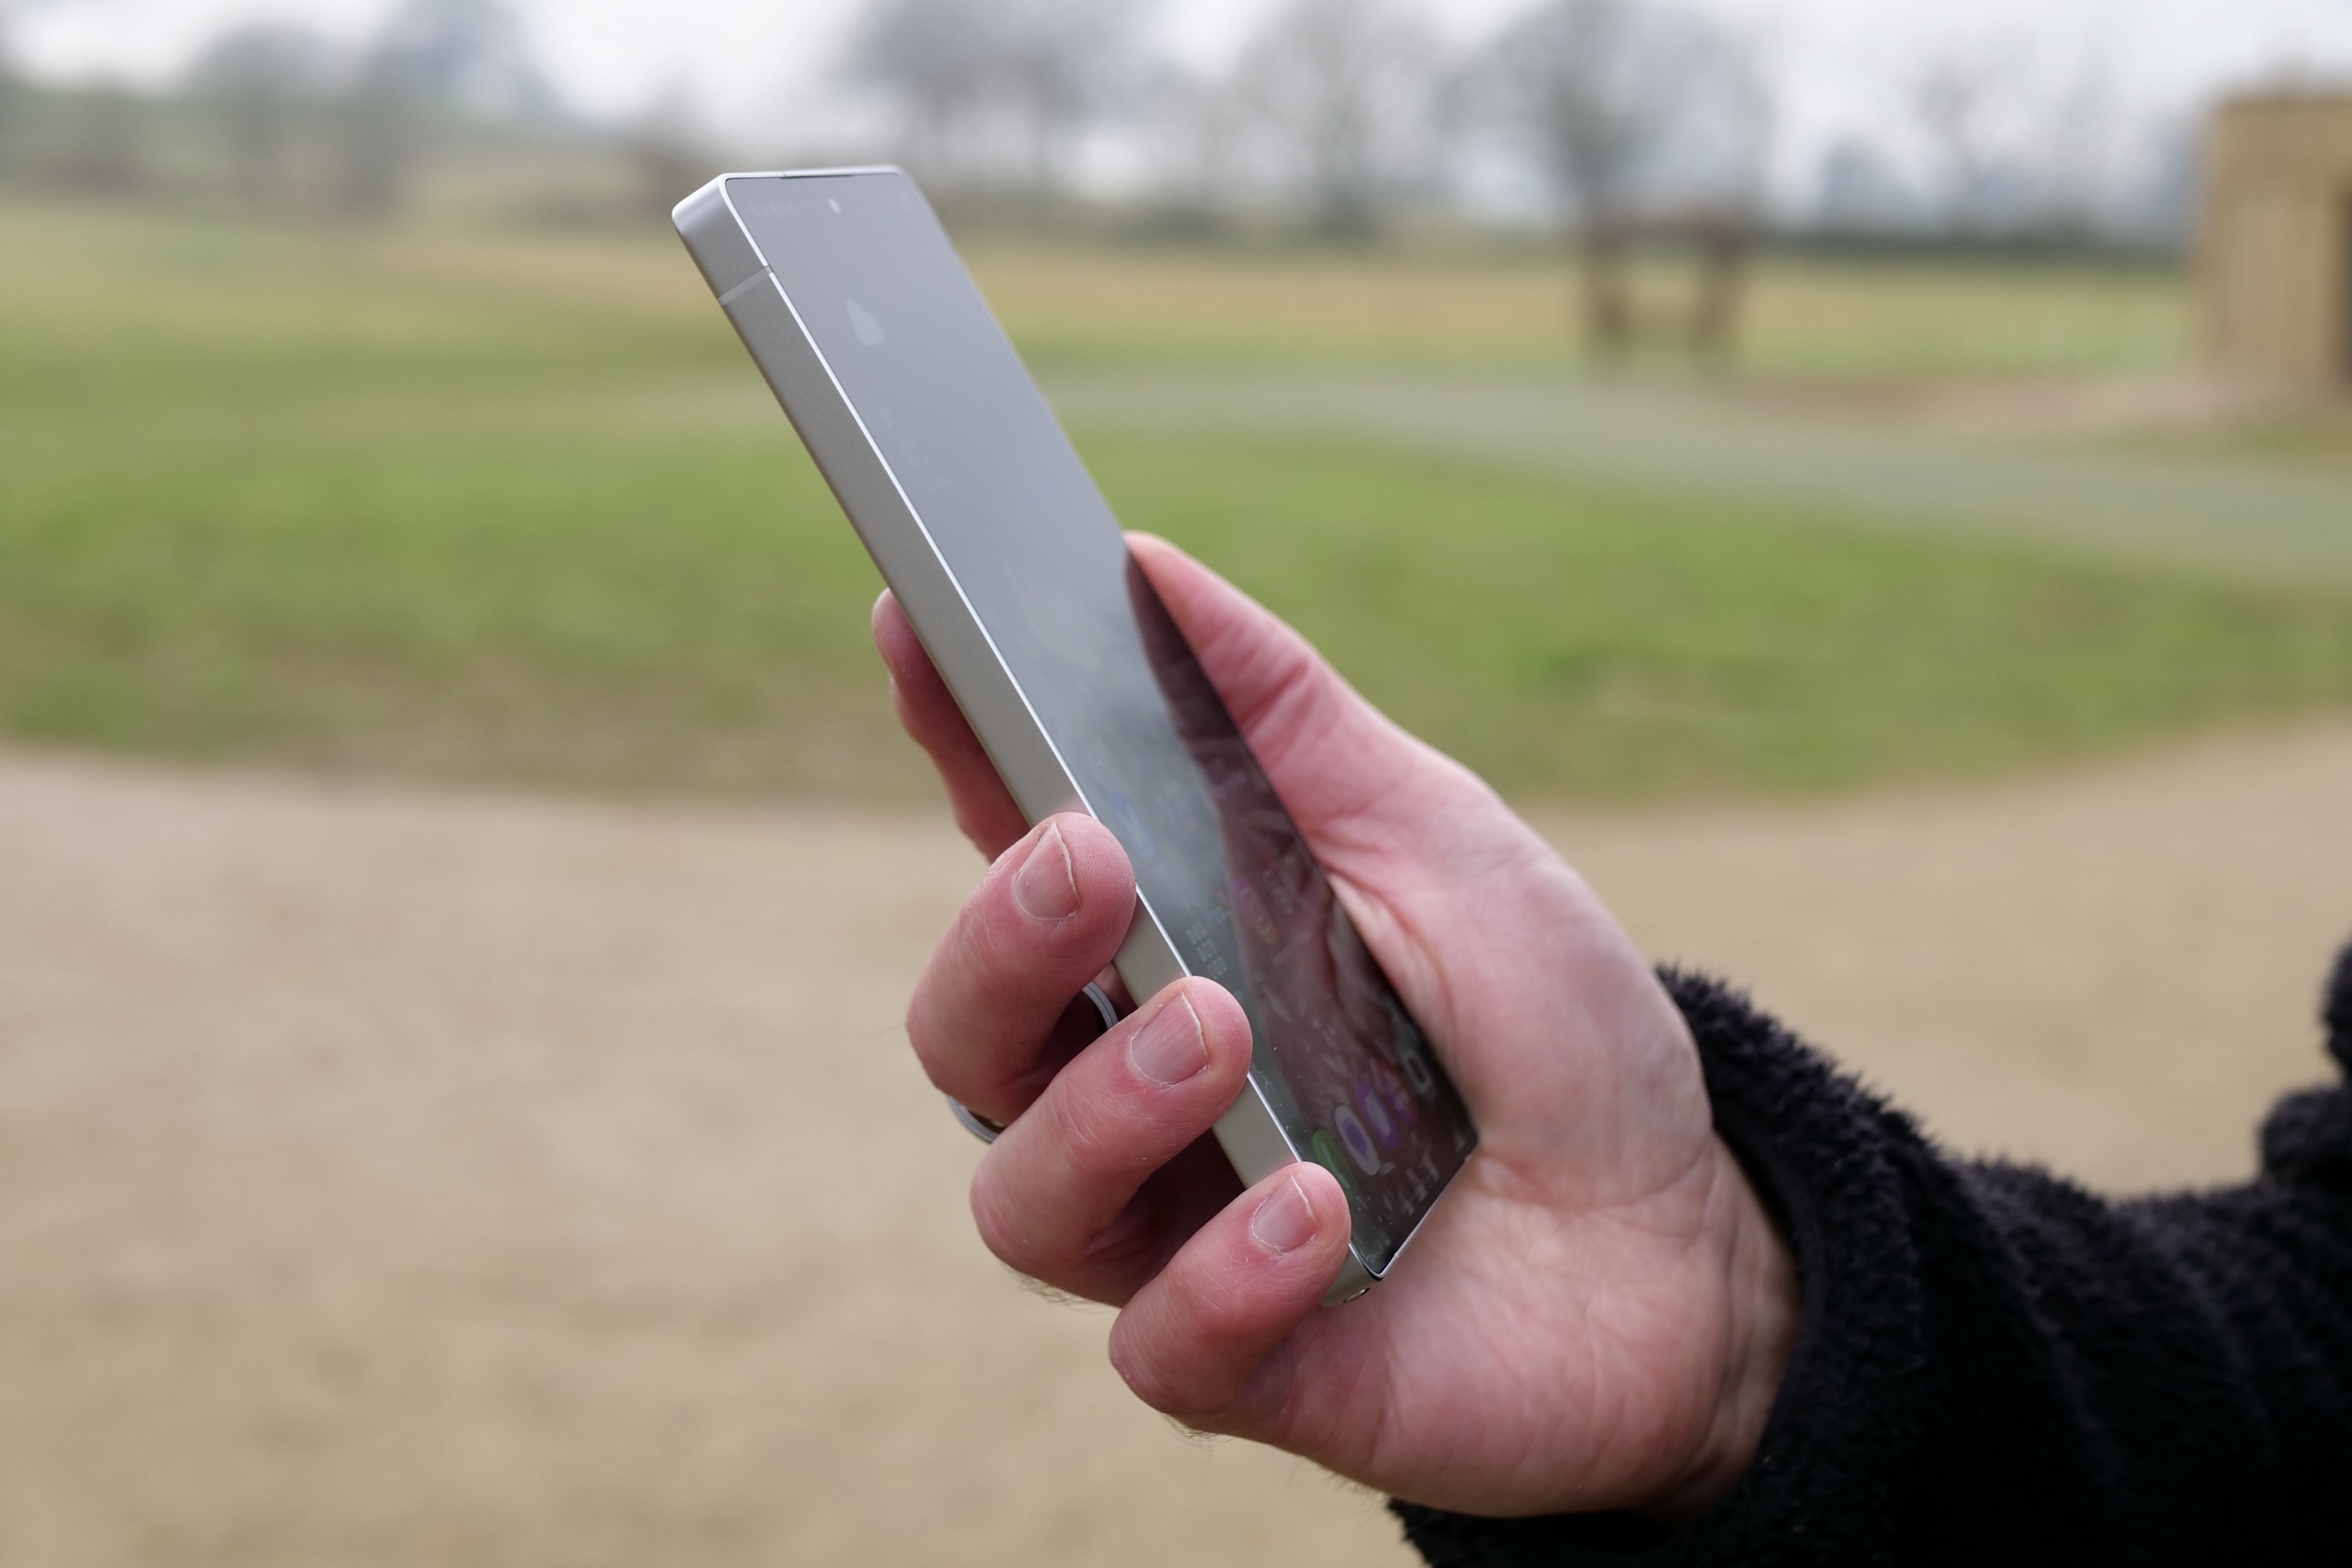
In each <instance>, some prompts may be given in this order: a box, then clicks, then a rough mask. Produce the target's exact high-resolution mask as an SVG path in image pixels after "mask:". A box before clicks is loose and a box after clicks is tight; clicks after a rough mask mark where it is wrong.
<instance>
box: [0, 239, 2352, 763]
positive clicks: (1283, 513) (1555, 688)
mask: <svg viewBox="0 0 2352 1568" xmlns="http://www.w3.org/2000/svg"><path fill="white" fill-rule="evenodd" d="M1087 456H1088V458H1089V459H1090V460H1091V461H1092V462H1093V463H1094V465H1095V467H1096V469H1097V474H1098V476H1099V477H1100V479H1101V480H1102V482H1103V484H1104V487H1105V489H1107V490H1108V492H1109V493H1110V495H1111V497H1112V500H1114V502H1115V503H1116V504H1117V505H1118V507H1119V509H1120V510H1121V511H1122V514H1123V515H1124V516H1126V517H1127V518H1128V520H1129V521H1130V522H1132V523H1133V524H1135V525H1137V526H1139V527H1147V528H1151V529H1155V530H1157V531H1161V532H1164V533H1166V534H1168V535H1170V536H1171V537H1172V538H1175V539H1177V540H1178V541H1180V542H1184V543H1186V544H1188V545H1190V546H1191V547H1192V548H1194V549H1195V550H1197V551H1198V552H1200V553H1202V555H1204V556H1205V557H1206V558H1208V559H1209V560H1210V561H1212V562H1213V563H1215V564H1217V565H1219V566H1221V567H1223V569H1225V570H1226V571H1228V572H1229V573H1231V574H1233V575H1234V576H1235V577H1236V578H1237V579H1238V580H1239V581H1240V582H1241V583H1243V584H1244V585H1245V586H1247V587H1249V588H1251V589H1252V590H1253V591H1255V592H1256V593H1258V594H1259V595H1261V596H1262V597H1264V598H1265V600H1267V602H1269V603H1270V604H1272V605H1275V606H1276V608H1278V609H1280V610H1281V611H1282V612H1283V613H1285V614H1286V615H1287V616H1291V617H1292V618H1293V619H1294V620H1295V621H1296V622H1297V624H1298V625H1299V626H1302V627H1303V628H1304V629H1305V630H1307V632H1308V633H1309V634H1310V635H1312V636H1314V637H1317V638H1318V640H1319V641H1321V642H1322V643H1323V644H1324V646H1325V647H1328V649H1329V650H1330V651H1331V652H1332V654H1333V656H1334V657H1335V658H1337V659H1338V661H1339V664H1340V665H1341V667H1342V668H1344V669H1346V670H1347V671H1348V672H1349V674H1350V675H1351V676H1352V677H1354V678H1355V679H1357V680H1358V681H1359V683H1360V685H1361V686H1362V687H1363V688H1364V689H1366V690H1367V691H1368V692H1370V694H1371V695H1372V696H1373V697H1374V698H1375V699H1376V700H1379V701H1381V702H1382V703H1383V704H1385V705H1386V706H1388V707H1390V708H1391V710H1393V711H1395V712H1396V713H1397V714H1398V715H1399V716H1400V717H1401V718H1402V719H1403V720H1404V721H1406V722H1407V723H1408V724H1410V725H1412V727H1414V728H1415V729H1417V730H1419V731H1422V732H1423V733H1425V734H1427V735H1429V736H1430V737H1431V738H1432V739H1433V740H1434V741H1436V742H1438V743H1439V744H1441V745H1444V746H1445V747H1447V748H1448V749H1450V750H1453V751H1455V752H1458V753H1460V754H1461V755H1463V756H1464V757H1465V758H1466V759H1468V760H1469V761H1471V762H1472V763H1474V764H1475V765H1476V766H1478V767H1480V768H1481V769H1482V770H1484V771H1486V772H1487V773H1489V774H1490V775H1491V776H1492V777H1494V778H1495V779H1496V780H1497V781H1498V782H1499V783H1501V784H1504V785H1506V786H1507V787H1508V788H1510V789H1512V790H1514V791H1516V792H1517V793H1519V794H1521V795H1529V796H1554V797H1559V796H1573V797H1579V798H1605V799H1647V798H1659V797H1672V796H1678V795H1695V794H1706V795H1720V794H1738V793H1751V792H1758V791H1763V792H1771V793H1786V792H1801V791H1809V790H1818V789H1824V788H1839V787H1845V786H1850V785H1854V784H1864V783H1868V782H1872V781H1875V780H1883V779H1888V778H1898V777H1945V776H1965V775H1974V774H1979V773H1989V772H1995V771H2000V770H2004V769H2011V768H2016V767H2022V766H2027V765H2031V764H2034V763H2042V762H2044V761H2047V760H2050V759H2053V758H2060V757H2070V756H2077V755H2084V754H2090V753H2094V752H2100V751H2102V750H2106V749H2111V748H2114V747H2117V746H2122V745H2128V744H2134V743H2137V742H2142V741H2146V740H2150V739H2155V738H2159V737H2162V736H2166V735H2169V734H2175V733H2179V732H2182V731H2188V730H2190V729H2193V728H2196V727H2199V726H2203V725H2209V724H2214V723H2221V722H2235V721H2244V720H2248V719H2262V718H2269V717H2275V716H2280V715H2285V714H2291V713H2294V712H2300V711H2308V710H2313V709H2315V708H2317V707H2320V706H2324V705H2330V704H2339V703H2342V702H2345V701H2347V700H2352V604H2347V601H2346V600H2345V599H2343V598H2341V597H2329V596H2326V595H2318V594H2312V595H2295V594H2289V593H2274V592H2261V591H2252V590H2242V589H2233V588H2228V587H2223V586H2216V585H2210V584H2202V583H2200V582H2196V581H2193V580H2190V579H2187V578H2180V577H2168V576H2163V575H2158V574H2143V573H2135V572H2132V571H2128V570H2126V569H2122V568H2116V567H2110V566H2104V565H2095V564H2089V563H2074V562H2071V561H2066V560H2062V559H2056V558H2049V557H2042V556H2037V555H2034V554H2031V553H2027V552H2021V551H2017V550H2011V549H2003V548H1997V547H1990V546H1979V545H1972V544H1969V543H1966V542H1952V541H1948V540H1940V539H1937V538H1932V537H1927V536H1921V535H1910V534H1905V533H1901V532H1890V531H1876V530H1869V529H1862V530H1842V529H1837V528H1832V527H1824V526H1819V525H1816V524H1813V523H1811V522H1809V521H1805V520H1802V519H1798V518H1792V517H1789V516H1785V515H1777V514H1774V513H1772V512H1770V511H1769V510H1761V509H1758V508H1753V507H1743V506H1738V505H1733V504H1718V503H1713V502H1699V501H1692V500H1664V499H1659V498H1655V497H1648V496H1643V495H1631V494H1621V493H1612V492H1609V491H1605V490H1600V489H1585V488H1578V487H1575V486H1572V485H1563V484H1559V483H1554V482H1549V481H1543V480H1536V479H1523V478H1514V477H1509V476H1506V475H1501V474H1497V473H1494V472H1488V471H1483V470H1480V469H1476V468H1466V467H1462V466H1458V465H1452V464H1448V463H1444V462H1440V461H1434V460H1426V459H1420V458H1406V457H1400V456H1397V455H1395V454H1392V453H1381V452H1377V451H1373V450H1369V449H1362V448H1356V447H1347V446H1343V445H1328V444H1324V445H1318V444H1302V443H1288V444H1284V443H1272V442H1253V441H1249V440H1236V439H1218V438H1198V439H1187V438H1181V437H1134V438H1121V439H1117V440H1098V441H1091V442H1089V443H1088V444H1087ZM876 586H877V583H876V579H875V577H874V574H873V571H872V568H871V567H870V566H869V565H868V564H867V563H866V560H865V557H864V555H863V552H861V551H860V549H859V548H858V546H857V544H856V540H855V538H854V537H853V536H852V534H851V533H850V531H849V530H848V529H847V527H846V525H845V523H843V521H841V519H840V517H839V515H838V513H837V511H836V510H835V507H834V505H833V502H832V500H831V499H830V497H829V496H827V495H826V494H825V492H824V489H823V486H822V485H821V483H820V482H819V481H818V479H816V477H815V475H814V472H813V470H812V469H811V468H810V467H809V465H808V463H807V461H806V459H805V458H803V456H802V455H801V454H800V452H799V450H798V447H797V445H796V443H795V442H794V440H793V437H792V435H791V433H790V431H789V429H788V428H787V427H786V426H784V425H783V423H782V419H781V417H780V416H776V415H775V414H774V413H773V411H772V408H763V407H761V394H760V393H759V390H758V389H757V387H756V384H755V383H754V381H753V377H752V374H751V370H750V368H749V366H748V364H747V363H746V362H745V360H744V359H743V356H742V353H741V350H740V347H738V346H737V345H736V344H735V342H733V339H732V337H731V334H730V333H729V332H728V331H727V329H726V327H725V325H724V323H723V321H720V320H719V317H718V314H717V312H716V311H715V310H713V309H712V308H711V306H710V304H709V299H708V297H707V295H706V294H705V293H704V291H703V290H702V288H701V285H700V284H699V282H698V280H697V279H695V278H694V277H693V276H692V274H691V271H690V269H689V268H688V267H687V266H686V264H685V262H684V260H683V258H682V257H680V256H679V255H677V253H676V252H675V251H673V250H672V249H670V248H669V247H667V246H653V245H634V244H625V243H619V242H604V243H600V244H580V243H574V244H572V245H569V246H562V247H559V246H553V245H550V244H521V243H510V244H492V243H488V242H458V241H453V240H446V239H443V240H432V239H425V238H414V237H412V238H405V239H395V240H379V241H373V242H367V243H362V242H360V241H357V240H352V239H336V238H333V237H319V236H301V235H289V234H273V233H268V232H259V231H253V230H245V229H237V228H233V227H210V228H207V227H194V226H173V225H171V224H166V223H163V222H159V221H154V220H149V219H144V218H138V217H133V216H120V215H116V216H108V215H100V214H90V213H77V212H69V211H58V210H15V211H7V210H0V733H5V734H6V735H9V736H12V737H15V738H16V739H18V740H22V741H33V742H58V743H67V744H72V745H79V746H89V747H100V748H108V749H114V750H119V751H125V752H146V753H155V754H163V755H172V756H184V757H196V758H213V759H258V760H273V761H290V762H295V763H302V764H306V765H327V766H340V767H349V768H357V769H366V770H372V771H378V772H390V773H404V774H409V775H427V776H438V777H451V778H471V779H496V780H503V781H519V782H530V783H550V784H559V785H562V786H566V787H590V788H598V789H627V790H637V789H652V790H690V791H715V792H722V793H736V794H770V793H803V794H804V793H818V794H827V795H846V796H853V797H856V798H875V797H897V798H919V796H920V795H921V794H922V793H923V792H924V791H925V790H926V789H927V788H928V785H927V783H926V781H925V778H924V775H923V773H922V772H921V769H920V767H919V764H918V763H917V761H916V759H914V758H913V756H912V755H911V753H910V752H909V750H908V748H907V747H906V746H905V745H904V744H903V742H899V741H898V740H897V738H896V737H895V734H894V733H893V731H892V730H891V727H890V724H889V721H888V718H887V702H886V700H885V695H884V693H883V691H882V689H881V682H880V679H879V676H878V671H877V669H876V668H875V667H874V664H873V660H872V656H871V654H870V653H869V652H868V650H867V648H866V637H865V620H866V605H867V603H868V601H869V600H870V598H871V595H872V594H873V592H874V590H875V588H876Z"/></svg>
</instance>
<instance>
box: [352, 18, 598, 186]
mask: <svg viewBox="0 0 2352 1568" xmlns="http://www.w3.org/2000/svg"><path fill="white" fill-rule="evenodd" d="M554 108H555V95H554V92H553V90H552V89H551V88H550V87H549V86H548V83H547V79H546V77H545V76H544V75H543V74H541V71H540V70H539V68H537V66H535V65H534V64H533V63H532V60H531V57H530V49H529V47H528V46H527V41H526V38H525V36H524V33H523V28H522V24H521V22H520V19H519V17H518V16H517V14H516V12H515V11H514V9H513V7H512V6H511V5H507V4H505V3H504V0H402V4H401V5H398V6H396V7H395V8H394V11H393V13H392V15H391V16H389V17H387V18H386V19H385V22H384V25H383V30H382V31H381V32H380V33H379V34H378V35H377V37H376V40H375V43H374V44H373V47H371V48H370V49H369V50H368V52H367V54H366V56H365V58H363V59H362V61H361V63H360V67H359V69H358V71H357V73H356V74H355V75H354V77H353V79H352V83H351V85H350V87H349V89H348V90H347V91H346V92H345V94H344V95H343V100H342V103H341V179H340V181H339V184H340V195H341V203H342V205H343V206H344V207H345V208H346V209H347V210H349V211H351V212H352V213H354V214H356V215H359V216H383V215H385V214H388V213H390V212H392V211H394V209H396V208H397V207H398V206H399V205H401V203H402V202H403V201H404V199H405V198H406V195H407V191H408V186H409V184H410V182H411V180H412V179H413V177H414V176H415V169H416V164H417V161H418V159H419V158H420V157H421V156H422V154H423V152H424V139H425V126H426V123H427V121H429V120H430V119H431V118H432V117H433V116H435V115H436V114H438V115H449V114H476V115H491V116H500V117H508V118H530V117H533V116H538V115H543V114H548V113H551V112H552V111H553V110H554Z"/></svg>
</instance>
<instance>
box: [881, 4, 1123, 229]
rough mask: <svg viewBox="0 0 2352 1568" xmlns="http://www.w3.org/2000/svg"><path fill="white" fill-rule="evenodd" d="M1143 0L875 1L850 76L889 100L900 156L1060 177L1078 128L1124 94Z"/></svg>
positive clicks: (945, 174) (984, 173)
mask: <svg viewBox="0 0 2352 1568" xmlns="http://www.w3.org/2000/svg"><path fill="white" fill-rule="evenodd" d="M1151 3H1152V0H874V4H873V5H871V6H870V7H869V8H868V9H867V11H866V14H865V16H864V17H863V19H862V20H861V22H860V23H859V25H858V26H857V28H856V33H855V35H854V37H853V39H852V43H851V47H850V69H851V73H852V74H853V75H854V76H855V77H856V78H857V79H860V80H862V81H864V82H866V83H867V84H868V85H870V86H873V87H876V88H878V89H881V90H882V91H883V92H885V93H887V95H889V96H890V97H891V98H893V99H894V100H897V102H898V107H899V109H900V110H901V111H902V113H903V114H904V116H905V118H906V120H907V121H908V131H909V132H910V133H911V138H912V147H911V149H910V155H909V162H913V163H919V164H921V165H923V166H924V167H926V168H927V169H928V170H929V171H930V172H931V173H933V174H936V175H939V176H940V177H942V178H948V179H956V178H962V179H972V178H980V179H986V178H988V177H989V176H990V175H991V174H992V173H994V172H996V171H997V170H999V169H1001V168H1003V167H1004V166H1006V165H1008V164H1010V165H1011V166H1013V168H1014V169H1016V170H1017V171H1018V173H1017V174H1016V178H1019V179H1022V180H1024V181H1025V182H1026V183H1027V184H1030V185H1031V186H1032V187H1034V188H1036V189H1041V190H1042V189H1046V188H1050V187H1051V186H1053V185H1055V184H1057V183H1059V180H1060V178H1061V176H1062V175H1063V174H1064V173H1065V161H1066V155H1067V153H1068V151H1069V149H1070V148H1071V146H1072V144H1073V143H1074V142H1076V138H1077V135H1078V133H1079V132H1081V131H1083V130H1084V129H1085V128H1086V126H1087V124H1088V123H1089V122H1090V121H1093V120H1095V119H1097V117H1098V116H1100V115H1102V114H1104V113H1105V112H1106V111H1108V110H1110V109H1111V108H1113V107H1114V106H1115V105H1117V104H1118V102H1119V100H1120V99H1121V97H1122V95H1123V94H1125V93H1128V92H1130V91H1131V90H1132V89H1133V88H1134V86H1135V84H1136V81H1137V79H1138V76H1139V58H1140V44H1141V37H1142V25H1143V23H1144V21H1145V20H1146V19H1147V16H1148V13H1149V11H1150V6H1151Z"/></svg>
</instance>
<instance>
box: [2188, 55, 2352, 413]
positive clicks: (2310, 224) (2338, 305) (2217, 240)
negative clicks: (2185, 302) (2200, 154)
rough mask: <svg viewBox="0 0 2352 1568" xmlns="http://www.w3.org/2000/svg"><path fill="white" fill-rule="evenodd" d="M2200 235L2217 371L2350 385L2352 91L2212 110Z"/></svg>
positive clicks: (2280, 381)
mask: <svg viewBox="0 0 2352 1568" xmlns="http://www.w3.org/2000/svg"><path fill="white" fill-rule="evenodd" d="M2200 227H2201V232H2200V236H2199V239H2198V258H2197V292H2198V314H2199V331H2200V336H2201V339H2202V349H2203V353H2204V359H2205V363H2206V365H2207V367H2208V368H2209V369H2210V370H2212V371H2214V372H2216V373H2218V374H2222V375H2225V376H2228V377H2230V378H2231V379H2232V380H2239V381H2252V382H2262V383H2266V384H2273V385H2277V386H2283V387H2294V388H2301V389H2305V390H2309V391H2323V390H2329V389H2334V390H2347V389H2352V92H2327V93H2322V92H2310V91H2293V92H2286V91H2283V92H2273V93H2263V94H2259V95H2254V96H2250V97H2245V98H2240V99H2234V100H2231V101H2229V102H2227V103H2224V104H2223V105H2222V106H2221V108H2220V109H2219V110H2217V111H2216V112H2215V114H2214V117H2213V127H2212V133H2211V141H2210V146H2209V148H2208V150H2207V156H2206V168H2205V211H2204V216H2203V220H2202V223H2201V226H2200Z"/></svg>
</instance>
